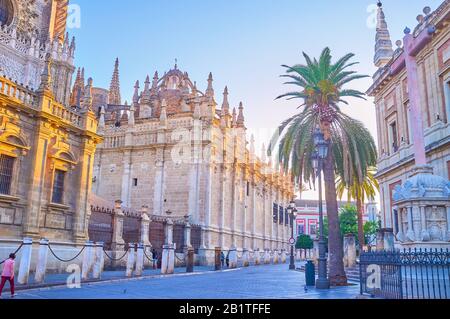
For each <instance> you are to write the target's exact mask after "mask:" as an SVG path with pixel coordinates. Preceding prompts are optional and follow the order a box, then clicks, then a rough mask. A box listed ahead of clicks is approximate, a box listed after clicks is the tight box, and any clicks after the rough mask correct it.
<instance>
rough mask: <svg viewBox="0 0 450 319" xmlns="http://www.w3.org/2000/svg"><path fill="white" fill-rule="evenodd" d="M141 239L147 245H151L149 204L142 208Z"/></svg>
mask: <svg viewBox="0 0 450 319" xmlns="http://www.w3.org/2000/svg"><path fill="white" fill-rule="evenodd" d="M140 237H141V238H140V241H141V243H142V244H143V245H144V246H145V247H150V248H151V246H152V244H151V243H150V217H149V216H148V206H142V209H141V236H140Z"/></svg>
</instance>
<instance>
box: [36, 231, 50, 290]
mask: <svg viewBox="0 0 450 319" xmlns="http://www.w3.org/2000/svg"><path fill="white" fill-rule="evenodd" d="M47 259H48V239H41V240H40V242H39V255H38V262H37V265H36V274H35V276H34V281H35V283H37V284H41V283H43V282H44V280H45V273H46V270H47Z"/></svg>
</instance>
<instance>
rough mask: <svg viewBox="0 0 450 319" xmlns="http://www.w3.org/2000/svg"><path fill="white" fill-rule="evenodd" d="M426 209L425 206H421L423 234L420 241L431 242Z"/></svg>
mask: <svg viewBox="0 0 450 319" xmlns="http://www.w3.org/2000/svg"><path fill="white" fill-rule="evenodd" d="M425 207H426V206H424V205H421V206H420V223H421V228H422V231H421V234H420V239H421V240H422V241H429V240H430V239H431V238H430V233H429V232H428V229H427V216H426V212H425Z"/></svg>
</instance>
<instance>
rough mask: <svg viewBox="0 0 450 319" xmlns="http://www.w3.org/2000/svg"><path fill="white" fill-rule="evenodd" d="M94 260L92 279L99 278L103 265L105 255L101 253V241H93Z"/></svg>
mask: <svg viewBox="0 0 450 319" xmlns="http://www.w3.org/2000/svg"><path fill="white" fill-rule="evenodd" d="M94 250H95V259H94V260H95V261H94V269H93V273H92V278H93V279H101V278H102V273H103V267H104V266H105V256H104V255H103V243H101V242H100V243H95V245H94Z"/></svg>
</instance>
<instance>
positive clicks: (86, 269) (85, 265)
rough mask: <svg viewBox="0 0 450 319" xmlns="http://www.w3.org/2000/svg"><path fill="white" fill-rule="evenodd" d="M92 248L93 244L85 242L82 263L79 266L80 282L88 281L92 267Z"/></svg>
mask: <svg viewBox="0 0 450 319" xmlns="http://www.w3.org/2000/svg"><path fill="white" fill-rule="evenodd" d="M93 248H94V243H93V242H91V241H87V242H86V244H84V251H83V262H82V266H81V280H87V279H89V273H90V272H91V265H92V256H93V254H92V251H93Z"/></svg>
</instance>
